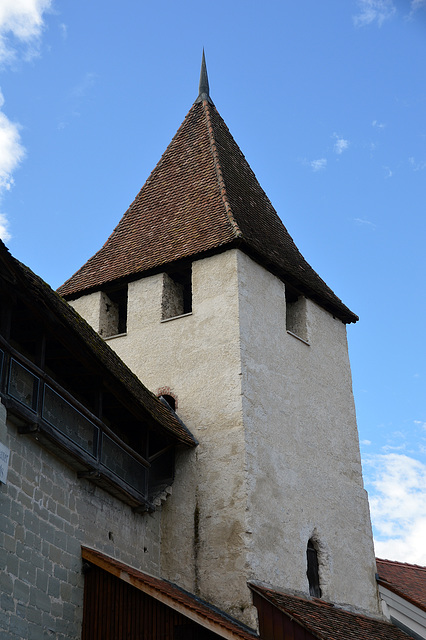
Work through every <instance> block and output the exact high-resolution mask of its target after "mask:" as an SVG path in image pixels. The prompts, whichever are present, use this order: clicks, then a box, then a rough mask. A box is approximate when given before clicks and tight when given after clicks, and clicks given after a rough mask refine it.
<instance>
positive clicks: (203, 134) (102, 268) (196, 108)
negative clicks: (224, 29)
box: [59, 60, 358, 322]
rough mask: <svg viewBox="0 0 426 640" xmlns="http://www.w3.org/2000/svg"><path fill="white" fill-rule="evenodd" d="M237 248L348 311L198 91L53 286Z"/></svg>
mask: <svg viewBox="0 0 426 640" xmlns="http://www.w3.org/2000/svg"><path fill="white" fill-rule="evenodd" d="M231 247H239V248H240V249H241V250H242V251H244V252H245V253H247V254H248V255H250V256H251V257H252V258H253V259H255V260H256V261H258V262H259V263H261V264H262V265H263V266H265V267H266V268H267V269H269V270H270V271H271V272H273V273H275V274H276V275H277V276H278V277H280V278H281V279H282V280H283V281H284V282H286V283H287V284H290V285H292V286H293V287H295V288H296V289H297V290H298V291H299V292H300V293H302V294H304V295H306V296H307V297H309V298H311V299H313V300H315V301H316V302H318V304H320V305H321V306H322V307H324V308H326V309H328V310H329V311H330V312H331V313H333V314H334V315H335V316H337V317H338V318H340V319H341V320H343V321H344V322H356V320H357V319H358V318H357V316H356V315H355V314H354V313H352V312H351V311H350V310H349V309H348V308H347V307H346V306H345V305H344V304H343V303H342V301H341V300H339V298H337V296H336V295H335V294H334V293H333V292H332V291H331V289H329V287H328V286H327V285H326V284H325V282H324V281H323V280H322V279H321V278H320V277H319V276H318V274H317V273H316V272H315V271H314V270H313V269H312V268H311V267H310V266H309V264H308V263H307V262H306V261H305V259H304V258H303V256H302V255H301V254H300V253H299V251H298V249H297V247H296V245H295V244H294V242H293V240H292V239H291V237H290V235H289V233H288V231H287V229H286V228H285V227H284V225H283V224H282V222H281V220H280V219H279V217H278V215H277V213H276V211H275V209H274V208H273V206H272V204H271V203H270V201H269V199H268V197H267V196H266V194H265V192H264V191H263V189H262V187H261V186H260V184H259V183H258V181H257V179H256V176H255V175H254V173H253V171H252V170H251V169H250V167H249V165H248V163H247V161H246V159H245V158H244V156H243V154H242V153H241V151H240V149H239V147H238V145H237V144H236V142H235V140H234V139H233V137H232V135H231V134H230V132H229V130H228V128H227V126H226V124H225V123H224V121H223V120H222V118H221V116H220V115H219V113H218V111H217V109H216V108H215V106H214V105H213V103H212V101H211V99H210V96H209V88H208V81H207V73H206V71H205V64H204V60H203V66H202V71H201V77H200V95H199V96H198V98H197V100H196V101H195V103H194V104H193V105H192V107H191V109H190V110H189V112H188V114H187V116H186V118H185V120H184V121H183V123H182V125H181V127H180V128H179V130H178V131H177V133H176V135H175V136H174V138H173V140H172V141H171V143H170V144H169V146H168V148H167V149H166V151H165V153H164V154H163V156H162V158H161V160H160V161H159V163H158V164H157V166H156V167H155V169H154V171H153V172H152V173H151V175H150V176H149V178H148V180H147V181H146V183H145V184H144V186H143V187H142V189H141V190H140V191H139V193H138V195H137V196H136V198H135V200H134V201H133V203H132V204H131V205H130V207H129V209H128V210H127V211H126V213H125V214H124V216H123V218H122V219H121V221H120V222H119V223H118V225H117V227H116V228H115V229H114V231H113V233H112V234H111V236H110V237H109V238H108V240H107V241H106V243H105V244H104V246H103V247H102V248H101V249H100V250H99V251H98V252H97V253H96V254H95V255H94V256H93V257H92V258H90V259H89V260H88V261H87V262H86V264H85V265H83V266H82V267H81V269H79V271H77V272H76V273H75V274H74V275H73V276H72V277H71V278H70V279H69V280H67V281H66V282H65V284H63V285H62V286H61V287H60V288H59V293H61V294H62V295H63V296H65V297H67V298H75V297H78V296H80V295H82V294H84V293H88V292H89V291H91V290H92V291H93V290H96V289H100V288H101V287H103V286H105V284H107V283H112V282H114V281H119V280H123V279H134V278H136V277H139V276H140V275H142V274H144V273H146V272H152V271H154V270H158V269H160V268H162V267H164V266H166V265H170V264H171V263H174V262H176V261H178V260H183V259H187V260H188V259H194V258H196V257H202V256H203V255H207V254H209V253H215V252H216V253H217V252H218V251H224V250H226V249H229V248H231Z"/></svg>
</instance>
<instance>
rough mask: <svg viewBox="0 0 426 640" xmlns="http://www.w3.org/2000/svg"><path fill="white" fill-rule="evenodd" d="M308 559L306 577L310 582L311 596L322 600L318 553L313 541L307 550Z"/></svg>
mask: <svg viewBox="0 0 426 640" xmlns="http://www.w3.org/2000/svg"><path fill="white" fill-rule="evenodd" d="M306 559H307V565H308V569H307V571H306V575H307V577H308V582H309V595H311V596H313V597H314V598H321V589H320V580H319V567H318V553H317V550H316V549H315V546H314V543H313V541H312V539H311V540H309V542H308V546H307V549H306Z"/></svg>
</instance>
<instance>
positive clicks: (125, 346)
mask: <svg viewBox="0 0 426 640" xmlns="http://www.w3.org/2000/svg"><path fill="white" fill-rule="evenodd" d="M238 254H239V252H238V251H236V250H233V251H227V252H224V253H221V254H218V255H215V256H212V257H209V258H206V259H203V260H197V261H196V262H194V263H193V265H192V313H191V314H190V315H184V316H182V317H177V318H173V319H169V320H167V321H162V320H161V316H162V310H161V302H162V290H163V283H164V278H163V274H157V275H153V276H150V277H146V278H142V279H140V280H137V281H135V282H131V283H129V287H128V322H127V335H126V336H122V337H117V338H113V339H110V340H109V341H108V343H109V345H110V346H111V347H112V348H114V349H115V350H116V351H117V353H118V355H119V356H120V357H121V358H122V359H123V360H124V362H126V364H127V365H128V366H130V368H131V369H132V370H133V371H134V372H135V373H136V375H138V377H139V378H140V379H141V380H142V381H143V383H144V384H145V385H146V386H147V387H148V388H149V389H151V390H152V391H154V392H156V393H157V392H159V391H160V390H163V389H164V388H167V389H168V390H170V393H172V394H173V395H175V396H176V400H177V413H178V415H179V416H180V417H181V419H182V420H183V421H184V422H185V424H186V425H187V426H188V428H189V429H190V430H191V432H192V433H193V434H194V436H195V437H196V438H197V440H198V441H199V446H198V447H197V448H196V449H195V450H193V451H191V452H183V453H182V454H180V456H178V459H177V468H176V478H175V481H174V484H173V493H172V496H171V497H170V498H169V499H168V500H167V501H166V502H165V504H164V505H163V507H162V529H161V532H162V533H161V566H162V575H163V577H165V578H168V579H170V580H172V581H174V582H176V583H177V584H179V585H180V586H182V587H184V588H186V589H188V590H190V591H192V592H194V593H196V594H197V595H200V596H201V597H202V598H204V599H206V600H208V601H209V602H212V603H214V604H216V605H217V606H219V607H221V608H223V609H225V610H226V611H228V612H230V613H231V614H233V615H235V616H236V617H238V618H239V619H242V620H244V621H245V622H247V623H248V624H251V625H252V626H256V615H255V609H254V608H253V607H252V604H251V595H250V591H249V589H248V587H247V578H248V573H247V563H246V547H247V534H246V513H247V512H246V501H247V491H246V470H245V441H244V429H243V419H242V396H241V377H242V376H241V361H240V335H239V308H238V303H239V296H238ZM93 302H95V303H96V300H93ZM72 304H73V306H75V308H76V309H77V311H79V312H80V310H82V311H83V312H85V310H86V306H87V301H84V299H82V298H80V299H79V300H76V301H74V302H73V303H72ZM90 317H93V318H94V317H97V314H96V313H93V312H92V311H91V312H90Z"/></svg>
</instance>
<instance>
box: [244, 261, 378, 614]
mask: <svg viewBox="0 0 426 640" xmlns="http://www.w3.org/2000/svg"><path fill="white" fill-rule="evenodd" d="M239 282H240V288H239V312H240V313H239V321H240V330H241V359H242V371H243V376H242V390H243V414H244V426H245V434H246V446H247V481H248V523H249V530H250V531H251V535H250V540H251V542H250V546H249V554H248V559H249V566H250V574H251V577H252V578H253V579H255V580H261V581H265V582H269V583H272V584H275V585H277V586H281V587H284V588H288V589H292V590H296V591H299V592H304V593H306V594H307V595H308V594H309V588H308V581H307V577H306V546H307V543H308V540H309V538H311V537H312V536H313V534H315V535H314V538H315V540H316V542H317V544H318V548H319V562H320V581H321V590H322V596H323V597H324V598H325V599H327V600H331V601H333V602H335V603H341V604H347V605H349V606H352V607H356V608H360V609H363V610H365V611H369V612H370V613H372V614H375V615H378V614H379V609H378V600H377V592H376V585H375V579H374V574H375V560H374V550H373V543H372V533H371V525H370V519H369V510H368V501H367V496H366V493H365V491H364V489H363V483H362V473H361V462H360V455H359V446H358V434H357V427H356V418H355V408H354V402H353V395H352V383H351V374H350V366H349V359H348V351H347V342H346V330H345V325H344V324H343V323H342V322H341V321H339V320H337V319H335V318H333V316H332V315H331V314H329V313H328V312H326V311H324V310H323V309H322V308H320V307H318V306H317V305H316V304H315V303H313V302H312V301H310V300H306V326H307V335H308V336H309V342H310V345H306V344H304V343H303V342H301V341H300V340H297V339H295V338H294V337H293V336H292V335H289V334H288V333H287V331H286V327H285V322H284V318H285V313H286V308H285V287H284V284H283V283H282V282H280V281H279V280H278V279H277V278H275V277H274V276H273V275H272V274H270V273H269V272H268V271H266V270H265V269H263V268H262V267H260V266H259V265H256V264H254V263H253V261H252V260H250V258H248V257H247V256H245V255H244V254H241V253H240V254H239ZM349 576H350V578H349Z"/></svg>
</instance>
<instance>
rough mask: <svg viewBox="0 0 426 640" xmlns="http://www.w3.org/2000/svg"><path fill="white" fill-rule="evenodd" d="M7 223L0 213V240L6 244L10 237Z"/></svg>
mask: <svg viewBox="0 0 426 640" xmlns="http://www.w3.org/2000/svg"><path fill="white" fill-rule="evenodd" d="M8 228H9V222H8V220H7V218H6V216H5V215H4V213H0V240H3V242H8V241H9V240H10V238H11V237H12V236H11V235H10V233H9V230H8Z"/></svg>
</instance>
